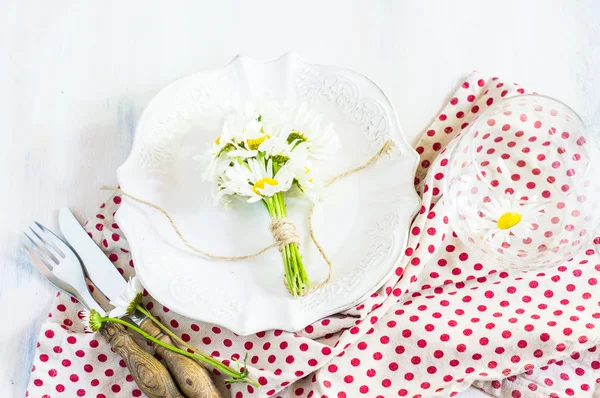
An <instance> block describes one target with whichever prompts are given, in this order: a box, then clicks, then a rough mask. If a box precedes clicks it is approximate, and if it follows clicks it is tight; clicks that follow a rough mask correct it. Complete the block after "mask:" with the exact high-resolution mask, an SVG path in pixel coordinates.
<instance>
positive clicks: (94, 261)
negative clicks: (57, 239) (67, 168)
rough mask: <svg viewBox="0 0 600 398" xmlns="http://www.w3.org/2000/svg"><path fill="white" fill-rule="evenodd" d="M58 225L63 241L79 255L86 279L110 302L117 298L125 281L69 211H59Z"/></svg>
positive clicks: (125, 283) (63, 209) (65, 209)
mask: <svg viewBox="0 0 600 398" xmlns="http://www.w3.org/2000/svg"><path fill="white" fill-rule="evenodd" d="M58 225H59V226H60V230H61V232H62V233H63V235H64V237H65V239H66V240H67V241H68V242H69V244H70V245H71V247H73V248H74V249H75V252H76V253H77V254H78V255H79V258H80V259H81V262H82V263H83V267H84V268H85V272H86V273H87V275H88V277H89V278H90V279H91V280H92V281H93V282H94V284H95V285H96V286H97V287H98V289H100V291H101V292H102V293H104V295H105V296H106V297H108V298H109V299H111V300H112V299H113V298H116V297H118V296H119V295H120V294H121V292H123V290H124V289H125V285H127V281H125V279H123V276H122V275H121V274H120V273H119V271H118V270H117V268H116V267H115V266H114V264H113V263H112V262H111V261H110V260H109V259H108V257H106V255H105V254H104V252H102V249H100V248H99V247H98V245H96V243H95V242H94V241H93V240H92V239H91V238H90V236H89V235H88V233H87V232H86V231H85V229H83V227H82V226H81V224H79V221H77V219H76V218H75V216H74V215H73V213H71V211H70V210H69V209H67V208H62V209H60V210H59V212H58Z"/></svg>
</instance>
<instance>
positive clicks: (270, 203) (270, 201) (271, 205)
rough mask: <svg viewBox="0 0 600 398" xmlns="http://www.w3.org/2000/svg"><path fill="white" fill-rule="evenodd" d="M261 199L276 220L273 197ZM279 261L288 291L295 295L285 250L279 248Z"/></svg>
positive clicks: (277, 212)
mask: <svg viewBox="0 0 600 398" xmlns="http://www.w3.org/2000/svg"><path fill="white" fill-rule="evenodd" d="M263 201H264V202H265V203H266V204H267V208H268V210H269V215H270V216H271V219H272V220H277V219H278V218H279V211H278V206H276V200H275V199H274V198H264V199H263ZM281 261H282V262H283V270H284V276H285V282H286V283H287V285H288V287H289V288H290V291H291V292H292V294H293V295H294V296H295V295H296V294H295V293H294V291H292V290H291V289H293V288H294V284H293V282H292V272H291V269H290V266H289V260H288V253H287V251H286V250H285V248H284V250H281Z"/></svg>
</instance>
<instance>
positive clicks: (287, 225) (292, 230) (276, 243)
mask: <svg viewBox="0 0 600 398" xmlns="http://www.w3.org/2000/svg"><path fill="white" fill-rule="evenodd" d="M392 145H393V143H392V141H389V140H388V141H386V142H385V143H384V144H383V146H382V147H381V149H380V150H379V151H377V153H376V154H375V155H373V156H372V157H371V159H369V160H368V161H367V162H366V163H364V164H363V165H361V166H359V167H356V168H354V169H351V170H348V171H345V172H343V173H341V174H338V175H336V176H335V177H333V178H332V179H330V180H329V181H328V182H327V183H325V188H328V187H330V186H331V185H332V184H334V183H335V182H337V181H339V180H341V179H342V178H345V177H348V176H350V175H352V174H355V173H358V172H359V171H362V170H364V169H366V168H367V167H369V166H371V165H372V164H373V163H375V162H376V161H377V160H378V159H379V158H380V157H381V156H382V155H383V154H384V153H386V152H388V151H389V150H390V148H391V147H392ZM100 189H101V190H103V191H114V192H118V193H119V194H121V195H122V196H125V197H127V198H129V199H131V200H133V201H134V202H137V203H140V204H143V205H146V206H148V207H151V208H153V209H155V210H158V211H159V212H160V213H161V214H162V215H163V216H165V217H166V218H167V220H169V223H170V224H171V227H172V228H173V230H174V231H175V233H176V234H177V236H178V237H179V239H180V240H181V241H182V242H183V244H185V245H186V246H187V247H188V248H189V249H190V250H192V251H194V252H196V253H199V254H201V255H203V256H204V257H208V258H210V259H213V260H221V261H242V260H248V259H251V258H255V257H258V256H260V255H261V254H263V253H265V252H267V251H269V250H271V249H272V248H274V247H278V248H279V251H282V250H283V249H284V248H285V247H286V246H287V245H289V244H291V243H295V244H296V245H298V246H299V244H300V237H299V236H298V232H297V231H296V225H295V224H294V222H293V221H292V220H290V219H289V218H280V219H277V220H273V221H272V222H271V224H270V225H269V230H270V231H271V234H272V235H273V243H271V244H270V245H269V246H266V247H265V248H263V249H261V250H259V251H257V252H256V253H252V254H248V255H245V256H221V255H217V254H212V253H209V252H207V251H204V250H202V249H200V248H198V247H196V246H194V245H193V244H191V243H190V242H189V241H188V240H187V239H186V238H185V236H183V233H182V232H181V230H180V229H179V227H177V224H176V223H175V221H174V220H173V218H172V217H171V216H170V215H169V213H168V212H167V211H166V210H165V209H163V208H162V207H160V206H158V205H156V204H154V203H151V202H148V201H146V200H144V199H140V198H137V197H135V196H133V195H131V194H129V193H127V192H125V191H123V190H122V189H121V188H115V187H108V186H101V187H100ZM314 211H315V205H314V204H313V206H312V207H311V209H310V211H309V213H308V232H309V234H310V238H311V240H312V241H313V243H314V244H315V246H316V247H317V249H318V250H319V253H320V254H321V257H323V260H325V262H326V263H327V267H328V272H327V277H326V278H325V279H324V280H323V281H322V282H320V283H319V284H317V285H315V286H313V287H311V288H310V289H306V290H304V291H303V292H302V293H301V294H300V295H301V296H305V295H307V294H309V293H312V292H314V291H316V290H318V289H320V288H321V287H323V286H325V285H326V284H327V283H329V281H330V280H331V273H332V268H333V265H332V264H331V260H330V259H329V257H328V256H327V254H326V253H325V250H324V249H323V246H321V244H320V243H319V241H318V240H317V238H316V236H315V231H314V228H313V222H312V218H313V213H314Z"/></svg>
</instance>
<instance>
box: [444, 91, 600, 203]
mask: <svg viewBox="0 0 600 398" xmlns="http://www.w3.org/2000/svg"><path fill="white" fill-rule="evenodd" d="M524 97H527V98H543V99H547V100H550V101H554V102H556V103H558V104H559V105H561V106H563V107H565V108H566V109H567V110H568V111H569V112H571V113H572V114H573V115H574V116H575V119H576V121H577V122H579V123H580V124H581V125H582V126H583V128H584V131H585V135H586V138H587V136H588V128H587V126H586V124H585V123H584V122H583V119H581V117H580V116H579V114H578V113H577V112H575V110H574V109H573V108H571V107H570V106H569V105H567V104H565V103H564V102H562V101H560V100H558V99H556V98H554V97H550V96H548V95H543V94H522V95H519V96H513V97H509V98H503V99H502V100H501V101H500V102H498V103H497V104H496V105H494V106H492V107H491V108H489V109H487V110H486V111H493V110H496V109H497V108H499V107H500V106H501V105H502V104H503V103H505V102H507V101H510V100H515V99H518V98H524ZM484 113H485V112H484ZM482 115H483V114H482ZM480 119H481V116H478V117H477V119H476V120H475V121H474V122H475V123H473V124H471V125H470V126H469V127H476V126H478V125H479V123H480V121H481V120H480ZM464 137H465V136H464V135H463V136H461V139H462V138H464ZM587 143H588V144H589V145H592V144H593V141H590V140H587ZM455 148H456V146H455ZM455 148H453V150H452V152H454V149H455ZM448 157H450V155H449V156H448ZM471 161H472V162H473V165H474V166H475V172H476V173H477V176H478V177H480V178H481V179H482V180H483V181H485V184H486V185H487V186H488V187H489V188H490V190H493V187H492V186H491V184H490V183H489V182H488V180H487V177H485V176H484V175H483V174H482V170H481V168H480V166H479V164H478V162H477V161H476V160H475V155H474V154H473V153H471ZM590 165H591V162H588V163H587V165H586V168H585V171H584V172H583V176H582V177H581V178H580V179H579V181H577V184H575V186H574V187H573V188H572V189H571V190H570V191H569V192H568V193H566V194H564V195H565V196H567V197H568V196H570V195H571V194H573V193H574V192H575V191H576V190H577V189H578V188H579V186H580V185H581V184H583V182H584V181H585V179H586V177H587V175H588V173H589V170H590ZM445 185H447V184H445ZM444 188H445V189H444V191H446V190H447V186H445V187H444ZM504 196H505V197H506V199H508V200H510V201H515V202H519V203H521V202H526V203H528V204H539V205H543V204H548V203H552V202H554V200H552V199H543V200H526V201H525V200H521V199H520V198H516V197H511V196H512V195H506V194H505V195H504Z"/></svg>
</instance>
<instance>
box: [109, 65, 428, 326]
mask: <svg viewBox="0 0 600 398" xmlns="http://www.w3.org/2000/svg"><path fill="white" fill-rule="evenodd" d="M267 94H268V95H270V96H272V97H274V99H275V100H277V101H281V102H284V101H288V102H291V103H301V102H305V103H308V104H309V106H310V107H315V108H318V109H319V111H320V113H322V114H323V115H324V119H325V121H331V122H333V123H334V126H335V130H336V132H337V133H338V135H339V136H340V141H341V144H342V149H341V151H340V152H339V153H338V155H337V156H336V157H335V159H333V160H330V161H327V162H326V163H325V164H322V165H320V170H321V172H322V173H323V174H324V177H331V176H333V175H335V174H338V173H340V172H342V171H345V170H348V169H350V168H353V167H356V166H359V165H361V164H363V163H364V162H366V161H367V160H368V159H369V158H370V157H371V156H373V155H374V154H375V153H376V152H377V151H378V150H379V149H380V148H381V146H382V145H383V143H384V142H385V140H387V139H391V140H393V142H394V144H395V148H394V150H393V151H392V152H391V153H389V154H387V155H385V156H384V157H383V158H381V159H380V160H379V161H378V162H377V163H376V164H375V165H373V166H371V167H369V168H368V169H366V170H363V171H361V172H360V173H358V174H356V175H353V176H351V177H348V178H346V179H344V180H342V181H340V182H338V183H336V184H334V185H333V186H332V187H331V188H329V189H328V190H327V195H326V199H325V201H324V203H323V205H322V210H321V211H317V212H316V213H315V216H314V224H315V232H316V235H317V238H318V239H319V240H320V241H321V243H322V245H323V246H324V248H325V250H326V252H327V253H328V255H329V256H330V258H331V259H332V262H333V277H332V280H331V282H330V283H329V284H328V285H326V286H325V287H323V288H322V289H320V290H318V291H316V292H314V293H312V294H310V295H308V296H306V297H302V298H299V299H294V298H293V297H291V296H290V294H289V293H288V292H287V291H286V289H285V287H284V285H283V283H282V281H283V267H282V263H281V256H280V254H279V252H278V251H277V250H276V249H273V250H272V251H270V252H268V253H266V254H264V255H262V256H260V257H258V258H255V259H252V260H246V261H238V262H222V261H214V260H209V259H206V258H203V257H201V256H199V255H196V254H194V253H193V252H192V251H190V250H189V249H187V248H186V247H185V246H184V245H183V244H182V243H181V241H180V240H179V239H178V238H177V236H176V234H175V232H174V231H173V229H172V228H171V227H170V226H169V224H168V222H167V220H166V219H165V217H164V216H163V215H161V214H160V213H159V212H157V211H156V210H153V209H151V208H148V207H145V206H143V205H139V204H136V203H135V202H132V201H130V200H124V201H123V204H122V205H121V207H120V209H119V211H118V213H117V215H116V218H117V222H118V223H119V226H120V228H122V230H123V231H124V232H125V234H126V236H127V239H128V240H129V244H130V246H131V251H132V254H133V258H134V261H135V266H136V271H137V275H138V276H139V277H140V279H141V280H142V283H143V284H144V286H145V287H146V289H147V290H148V291H149V292H150V294H152V296H154V297H155V298H156V299H157V300H159V301H160V302H161V303H163V304H164V305H166V306H168V307H169V308H171V309H172V310H174V311H176V312H178V313H180V314H183V315H185V316H187V317H190V318H193V319H197V320H201V321H206V322H210V323H215V324H218V325H221V326H224V327H227V328H229V329H231V330H232V331H234V332H235V333H238V334H241V335H247V334H251V333H255V332H258V331H262V330H268V329H283V330H288V331H297V330H299V329H301V328H303V327H305V326H306V325H308V324H310V323H312V322H314V321H316V320H318V319H320V318H322V317H324V316H327V315H330V314H333V313H336V312H339V311H342V310H345V309H347V308H349V307H351V306H352V305H353V304H355V303H356V302H358V301H359V300H361V299H362V298H364V297H365V296H367V295H369V294H371V293H372V292H374V291H375V290H376V289H377V288H379V287H380V286H381V285H382V284H383V282H384V281H385V280H386V279H387V278H388V277H389V276H390V274H391V273H392V272H393V271H394V265H395V264H396V262H397V261H398V259H399V257H400V256H401V254H402V252H403V250H404V246H405V243H406V239H407V234H408V227H409V223H410V220H411V219H412V216H413V215H414V213H415V211H416V210H417V208H418V204H419V200H418V197H417V195H416V193H415V191H414V188H413V176H414V170H415V167H416V165H417V162H418V156H417V154H416V153H415V152H414V151H413V150H412V148H410V146H409V145H408V144H407V143H406V142H405V140H404V138H403V136H402V132H401V130H400V126H399V125H398V121H397V120H396V116H395V114H394V110H393V108H392V105H391V104H390V102H389V101H388V99H387V98H386V97H385V95H384V94H383V93H382V92H381V90H380V89H379V87H377V86H376V85H375V84H374V83H373V82H372V81H371V80H369V79H367V78H366V77H364V76H362V75H360V74H358V73H356V72H352V71H349V70H346V69H341V68H337V67H333V66H323V65H310V64H307V63H306V62H304V61H303V60H301V59H300V58H299V57H298V56H297V55H294V54H287V55H284V56H283V57H281V58H279V59H277V60H275V61H273V62H268V63H262V62H257V61H254V60H252V59H249V58H247V57H243V56H238V57H236V58H235V59H234V60H233V61H232V62H231V63H230V64H229V65H227V66H225V67H224V68H222V69H218V70H213V71H207V72H200V73H197V74H194V75H191V76H188V77H185V78H182V79H180V80H177V81H176V82H174V83H173V84H171V85H169V86H168V87H166V88H164V89H163V90H162V91H161V92H160V93H158V95H157V96H156V97H155V98H154V99H153V100H152V101H151V102H150V104H149V105H148V107H147V108H146V110H145V111H144V114H143V115H142V117H141V118H140V120H139V123H138V126H137V132H136V137H135V142H134V144H133V149H132V151H131V154H130V155H129V158H128V159H127V161H126V162H125V163H124V164H123V165H122V166H121V167H120V168H119V170H118V179H119V183H120V185H121V188H122V189H124V190H125V191H126V192H129V193H130V194H132V195H135V196H137V197H140V198H143V199H145V200H148V201H150V202H153V203H155V204H158V205H160V206H162V207H163V208H165V209H166V210H167V211H168V212H169V213H170V214H171V216H172V217H173V218H174V219H175V222H176V223H177V225H178V226H179V227H180V229H181V230H182V232H183V233H184V235H185V236H186V237H187V238H188V240H189V241H191V242H192V244H194V245H195V246H197V247H200V248H203V249H205V250H207V251H210V252H212V253H214V254H222V255H230V256H233V255H244V254H248V253H251V252H254V251H257V250H259V249H260V248H262V247H264V246H266V245H268V244H269V243H270V242H271V241H272V238H271V236H270V233H269V230H268V224H269V221H270V220H269V216H268V214H267V212H266V211H265V209H264V208H263V206H261V205H260V204H254V205H248V204H244V203H241V202H240V203H237V204H236V205H234V206H233V208H232V209H224V208H222V207H215V206H214V204H213V201H212V198H211V196H210V189H209V185H208V184H207V183H204V182H202V181H201V179H200V174H201V171H200V170H198V166H197V162H196V161H194V160H193V158H194V156H196V155H198V154H199V153H204V152H205V151H206V150H207V148H208V145H209V144H210V143H212V142H213V141H214V140H215V137H218V136H219V135H220V128H221V122H222V116H223V115H224V113H225V112H226V111H227V110H228V109H229V108H230V106H231V105H233V104H239V103H245V102H246V101H247V100H249V99H256V98H260V97H261V96H264V95H267ZM287 202H288V212H289V216H290V218H291V219H293V220H294V221H295V222H296V224H297V226H298V230H299V233H300V234H301V236H302V237H303V241H302V244H301V251H302V254H303V256H304V260H305V266H306V268H307V272H308V275H309V277H310V278H311V281H312V282H313V283H318V282H319V281H320V280H322V279H323V278H325V276H326V273H327V266H326V264H325V262H324V261H323V259H322V258H321V257H320V255H319V253H318V251H317V250H316V249H315V247H314V245H313V244H312V243H311V242H310V238H309V237H308V235H307V233H306V215H307V211H308V208H309V203H308V202H307V201H306V200H303V199H296V200H287Z"/></svg>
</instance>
